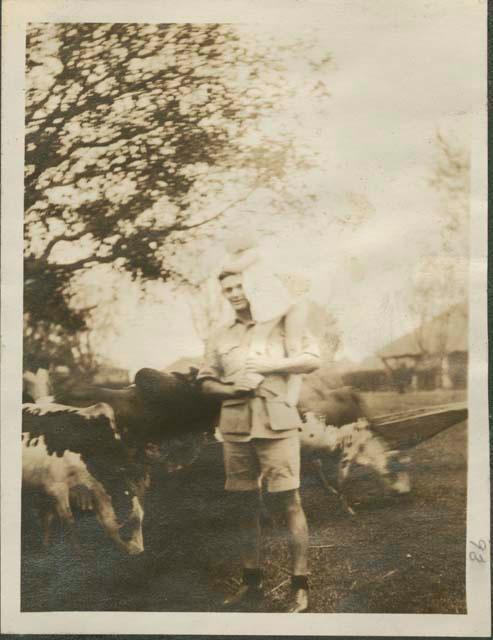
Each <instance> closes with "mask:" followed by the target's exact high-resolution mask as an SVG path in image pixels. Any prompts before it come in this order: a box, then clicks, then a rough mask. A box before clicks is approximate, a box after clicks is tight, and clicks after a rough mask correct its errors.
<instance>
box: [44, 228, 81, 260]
mask: <svg viewBox="0 0 493 640" xmlns="http://www.w3.org/2000/svg"><path fill="white" fill-rule="evenodd" d="M89 233H90V232H89V231H87V230H86V229H84V230H83V231H79V233H73V234H70V235H69V234H63V235H61V236H56V237H55V238H52V239H51V240H50V241H49V242H48V244H47V245H46V247H45V250H44V251H43V253H42V254H41V256H40V258H39V259H40V260H48V258H49V257H50V253H51V250H52V249H53V247H54V246H55V245H56V244H58V243H59V242H70V241H72V240H80V238H83V237H84V236H87V235H88V234H89Z"/></svg>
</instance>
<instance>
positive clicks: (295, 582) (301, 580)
mask: <svg viewBox="0 0 493 640" xmlns="http://www.w3.org/2000/svg"><path fill="white" fill-rule="evenodd" d="M291 587H292V588H293V589H295V590H298V589H306V590H307V591H308V576H291Z"/></svg>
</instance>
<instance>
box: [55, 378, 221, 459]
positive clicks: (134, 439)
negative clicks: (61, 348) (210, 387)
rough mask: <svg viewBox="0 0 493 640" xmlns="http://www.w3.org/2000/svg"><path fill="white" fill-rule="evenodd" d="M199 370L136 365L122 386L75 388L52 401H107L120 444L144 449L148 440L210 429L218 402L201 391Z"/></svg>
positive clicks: (80, 404)
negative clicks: (132, 375)
mask: <svg viewBox="0 0 493 640" xmlns="http://www.w3.org/2000/svg"><path fill="white" fill-rule="evenodd" d="M197 371H198V370H197V369H191V371H190V372H189V373H187V374H182V373H178V372H173V373H163V372H161V371H157V370H155V369H149V368H146V369H140V370H139V371H138V372H137V373H136V375H135V381H134V384H132V385H130V386H129V387H126V388H124V389H108V388H105V387H98V386H91V385H85V386H78V387H74V388H68V389H65V390H64V391H63V392H59V393H58V394H56V401H57V402H60V403H64V404H69V405H73V406H78V407H84V406H88V405H90V404H94V403H95V402H104V403H106V404H108V405H110V406H111V407H112V409H113V411H114V413H115V420H116V426H117V430H118V433H119V434H120V435H121V438H122V441H123V443H124V444H125V445H126V446H127V447H128V448H129V449H132V450H137V451H139V452H142V451H144V450H145V448H146V446H147V445H148V443H158V444H160V443H163V442H165V441H170V440H173V439H174V438H181V437H182V436H184V435H187V434H194V433H195V434H202V433H205V432H208V431H210V430H211V429H212V428H213V424H214V422H215V419H216V415H218V413H219V409H220V405H219V404H218V403H217V401H216V400H215V399H213V398H210V397H209V396H206V395H205V394H203V393H202V392H201V389H200V384H199V383H197V380H196V377H197Z"/></svg>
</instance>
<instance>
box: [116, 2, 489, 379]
mask: <svg viewBox="0 0 493 640" xmlns="http://www.w3.org/2000/svg"><path fill="white" fill-rule="evenodd" d="M347 6H349V5H348V3H331V4H330V7H332V8H331V9H328V12H327V13H328V15H329V17H330V20H327V22H326V23H325V24H319V25H315V26H313V25H309V26H307V34H309V33H312V34H313V32H314V30H315V41H316V42H317V43H318V44H317V46H319V47H320V50H321V51H322V50H324V51H325V50H327V51H328V52H330V53H331V54H332V60H333V61H332V63H331V64H330V66H329V68H328V70H327V78H326V84H327V87H328V89H329V91H330V94H331V96H330V99H329V100H328V101H327V105H326V107H325V109H324V111H323V112H322V113H320V112H318V111H317V110H316V109H314V107H313V104H312V103H311V102H310V100H308V99H306V100H304V99H303V96H301V97H300V96H299V97H298V98H296V99H295V100H293V103H292V104H291V105H290V108H291V109H292V116H293V118H294V119H296V120H297V121H298V122H299V123H300V124H299V126H298V129H297V136H298V137H299V140H300V144H307V145H311V146H312V147H313V149H314V150H316V151H317V152H318V153H319V154H320V158H321V160H322V166H323V171H322V172H318V173H317V174H316V176H312V177H311V178H308V179H312V180H314V181H318V184H317V183H315V182H314V184H313V185H312V186H313V188H314V189H315V190H318V192H319V193H320V198H319V201H318V202H317V204H316V205H315V206H316V208H317V211H316V212H315V211H313V212H310V211H307V220H306V224H300V225H297V226H295V225H294V224H289V225H286V226H285V228H282V229H281V230H280V231H279V232H278V233H276V235H275V237H274V238H272V237H271V238H266V239H264V240H263V245H262V246H263V248H264V249H265V250H266V251H268V252H269V253H270V254H271V255H272V256H273V257H274V258H275V260H276V262H277V264H279V266H280V268H282V269H284V270H288V271H297V272H302V273H304V274H305V275H307V276H308V277H309V278H310V280H311V282H312V289H311V293H310V296H311V297H312V298H313V299H314V300H317V301H319V302H323V303H326V304H327V305H328V308H329V309H330V310H331V312H332V313H333V314H334V315H335V317H336V318H337V320H338V322H339V325H340V327H341V329H342V332H343V345H344V346H343V349H342V350H341V351H340V353H339V354H338V357H339V358H350V359H352V360H355V361H359V360H361V359H363V358H365V357H367V356H370V355H372V354H374V353H375V352H376V351H377V350H378V349H379V348H380V347H382V346H383V345H384V344H386V343H387V342H389V341H391V340H393V339H395V338H397V337H399V336H400V335H402V334H403V333H405V332H406V331H408V330H410V329H411V328H413V327H414V326H415V320H414V318H413V317H412V316H411V315H410V312H409V310H408V305H409V291H410V284H411V282H412V278H413V274H414V273H415V272H416V268H417V265H418V264H419V261H420V259H421V258H422V257H424V256H426V255H428V254H430V253H433V252H434V251H436V249H437V247H438V241H439V236H440V225H439V221H438V218H437V217H436V216H435V215H434V213H433V212H434V211H435V210H436V207H437V196H436V194H435V193H434V192H433V190H432V189H431V187H430V185H429V183H428V179H429V177H430V175H431V171H432V164H433V157H434V153H435V144H434V139H435V134H436V131H437V130H440V131H441V132H442V133H444V134H445V135H446V136H447V137H449V138H450V139H451V140H452V141H453V142H454V143H455V144H458V145H461V146H463V147H464V148H468V147H469V139H470V124H471V119H470V114H471V108H472V105H473V104H474V103H475V102H477V100H478V91H479V88H478V87H477V86H475V85H474V80H473V77H474V76H473V74H470V73H469V70H470V69H471V68H472V67H473V66H474V65H475V64H476V56H477V55H478V53H477V47H475V34H476V33H477V30H478V29H480V28H482V14H481V13H478V11H476V10H475V6H476V5H475V3H473V2H469V1H468V2H466V1H464V2H457V1H454V0H447V1H446V2H442V1H441V0H435V1H434V2H428V1H425V0H412V2H411V1H408V0H405V1H402V2H398V3H395V2H383V1H381V0H373V1H372V2H362V1H358V0H356V1H353V2H351V3H350V7H351V10H350V11H348V10H347ZM345 7H346V8H345ZM238 29H239V31H240V33H242V32H243V33H245V34H246V35H252V34H257V35H258V37H260V38H262V37H264V36H265V37H271V36H272V34H273V33H275V34H276V38H278V39H279V42H282V41H286V42H289V41H290V39H291V38H295V37H297V36H299V34H300V26H299V25H294V26H293V25H291V24H289V23H287V24H283V23H282V22H281V23H280V24H275V25H274V24H267V25H265V24H264V25H262V26H258V25H251V24H249V25H241V26H239V27H238ZM301 32H302V33H303V31H302V30H301ZM262 34H264V35H262ZM307 37H310V36H309V35H307ZM292 73H293V74H298V75H300V77H299V78H296V79H295V81H296V82H303V81H304V79H303V78H302V77H301V74H300V69H299V68H297V66H296V65H295V64H293V65H292ZM249 206H250V208H253V209H255V208H256V207H258V208H259V210H261V208H262V194H259V195H257V196H255V197H254V198H253V199H252V200H251V201H250V203H249ZM321 212H325V213H326V216H327V220H328V224H327V225H326V226H323V225H322V226H319V225H318V226H315V227H314V226H313V225H311V221H312V219H313V220H315V219H316V215H315V214H316V213H317V214H320V213H321ZM334 221H335V222H334ZM132 296H134V293H132V292H131V291H130V288H129V287H128V286H122V288H121V296H120V297H121V300H122V303H123V304H122V308H124V309H125V313H124V314H122V316H121V318H120V322H119V326H117V327H115V333H114V335H113V336H112V338H111V339H109V340H105V343H104V351H105V355H106V356H107V357H109V358H110V359H112V360H113V361H114V362H115V364H118V365H120V366H125V367H128V368H130V370H131V371H135V370H137V369H138V368H139V367H141V366H156V367H164V366H166V365H167V364H169V363H170V362H172V361H174V360H175V359H177V358H178V357H180V356H185V355H196V354H198V353H200V351H201V342H200V340H198V338H197V336H196V335H195V334H194V331H193V327H192V323H191V320H190V315H189V312H188V307H187V305H186V302H185V301H184V300H183V299H180V298H179V297H176V295H175V294H174V293H172V292H171V289H170V287H168V286H166V285H156V287H155V288H154V301H153V302H147V303H143V302H141V303H139V304H138V305H135V304H134V301H133V300H134V299H133V298H132Z"/></svg>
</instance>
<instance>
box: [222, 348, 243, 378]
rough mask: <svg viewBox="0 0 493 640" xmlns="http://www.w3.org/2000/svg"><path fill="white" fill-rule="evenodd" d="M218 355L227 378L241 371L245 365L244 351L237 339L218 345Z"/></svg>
mask: <svg viewBox="0 0 493 640" xmlns="http://www.w3.org/2000/svg"><path fill="white" fill-rule="evenodd" d="M217 353H218V355H219V360H220V362H221V366H222V369H223V371H224V375H225V376H226V377H228V376H231V375H233V374H234V373H237V372H238V371H240V370H241V369H242V368H243V366H244V364H245V353H244V349H242V345H241V342H240V341H239V340H237V339H229V340H227V341H224V342H223V343H222V344H220V345H218V347H217Z"/></svg>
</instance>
